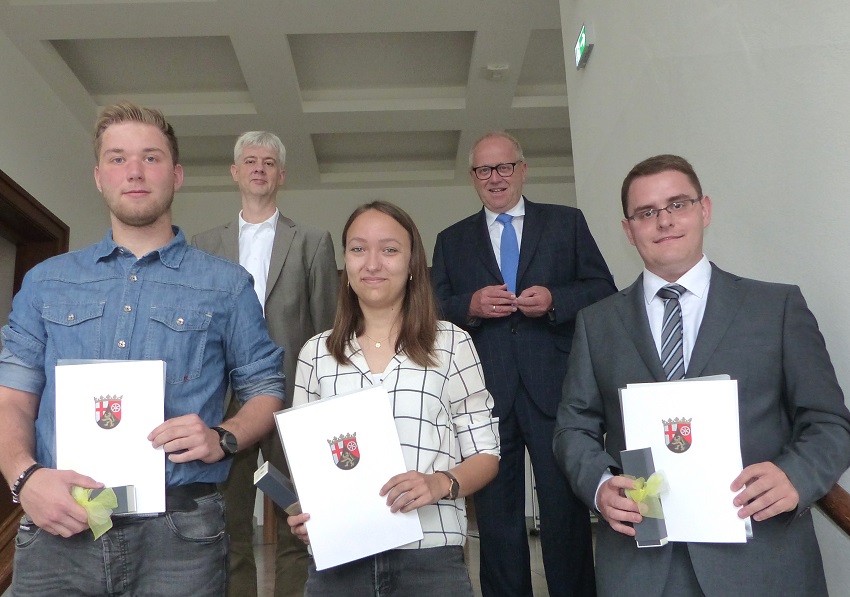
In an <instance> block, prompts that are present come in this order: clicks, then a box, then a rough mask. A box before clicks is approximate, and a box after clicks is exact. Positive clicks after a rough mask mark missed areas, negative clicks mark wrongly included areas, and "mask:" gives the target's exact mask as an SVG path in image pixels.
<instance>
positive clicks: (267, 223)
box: [239, 208, 280, 234]
mask: <svg viewBox="0 0 850 597" xmlns="http://www.w3.org/2000/svg"><path fill="white" fill-rule="evenodd" d="M278 216H280V210H279V209H278V208H275V209H274V213H273V214H272V215H271V217H270V218H269V219H267V220H264V221H262V222H260V223H259V224H251V223H250V222H246V221H245V219H244V218H243V217H242V210H239V234H242V231H243V230H245V227H246V226H254V227H256V228H258V229H259V228H263V227H265V226H271V229H272V231H275V230H277V219H278Z"/></svg>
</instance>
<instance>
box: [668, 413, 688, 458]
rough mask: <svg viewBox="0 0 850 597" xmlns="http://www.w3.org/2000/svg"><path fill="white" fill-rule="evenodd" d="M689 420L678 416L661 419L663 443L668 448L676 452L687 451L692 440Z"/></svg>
mask: <svg viewBox="0 0 850 597" xmlns="http://www.w3.org/2000/svg"><path fill="white" fill-rule="evenodd" d="M691 420H692V419H685V418H679V417H676V418H675V419H666V420H664V419H662V420H661V422H662V423H663V425H664V443H665V444H667V449H668V450H670V451H671V452H674V453H676V454H681V453H683V452H687V451H688V448H690V447H691V443H692V442H693V433H692V431H693V429H692V428H691Z"/></svg>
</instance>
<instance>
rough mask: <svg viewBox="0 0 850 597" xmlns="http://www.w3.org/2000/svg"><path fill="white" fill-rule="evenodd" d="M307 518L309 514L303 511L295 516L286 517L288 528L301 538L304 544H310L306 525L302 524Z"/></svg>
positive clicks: (308, 518)
mask: <svg viewBox="0 0 850 597" xmlns="http://www.w3.org/2000/svg"><path fill="white" fill-rule="evenodd" d="M308 520H310V515H309V514H303V513H302V514H298V515H296V516H289V517H287V519H286V524H288V525H289V530H290V531H291V532H292V534H293V535H295V536H296V537H298V538H299V539H301V541H302V542H303V543H304V545H310V537H309V536H307V526H306V525H305V524H304V523H305V522H307V521H308Z"/></svg>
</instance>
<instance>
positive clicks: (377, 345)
mask: <svg viewBox="0 0 850 597" xmlns="http://www.w3.org/2000/svg"><path fill="white" fill-rule="evenodd" d="M363 335H364V336H366V337H367V338H369V340H371V341H372V342H374V343H375V348H380V347H381V342H386V341H387V340H389V339H390V337H389V336H387V337H386V338H384V339H383V340H381V341H380V342H379V341H378V340H375V339H374V338H373V337H372V336H370V335H369V334H367V333H366V332H363Z"/></svg>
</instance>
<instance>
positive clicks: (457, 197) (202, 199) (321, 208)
mask: <svg viewBox="0 0 850 597" xmlns="http://www.w3.org/2000/svg"><path fill="white" fill-rule="evenodd" d="M528 168H529V173H532V172H533V169H534V160H531V163H530V164H529V167H528ZM523 191H524V193H525V195H526V196H527V197H528V198H529V199H530V200H531V201H539V202H541V203H559V204H562V205H575V187H574V186H573V185H572V184H537V185H535V184H526V185H525V187H524V189H523ZM376 199H382V200H386V201H392V202H393V203H396V204H397V205H399V206H400V207H401V208H402V209H404V210H405V211H407V212H408V213H409V214H410V215H411V217H412V218H413V220H414V221H415V222H416V225H417V227H418V228H419V233H420V234H421V235H422V242H423V244H424V245H425V251H426V253H427V255H428V262H429V264H430V262H431V255H432V253H433V251H434V240H435V239H436V237H437V233H438V232H440V231H441V230H442V229H443V228H446V227H447V226H450V225H451V224H453V223H455V222H457V221H458V220H460V219H462V218H465V217H466V216H468V215H470V214H472V213H474V212H476V211H478V210H480V209H481V201H480V200H479V199H478V195H476V194H475V190H474V189H473V187H472V183H471V182H470V183H469V185H467V186H461V187H435V188H428V189H423V188H381V189H357V190H333V191H288V190H286V189H285V188H284V189H283V190H282V191H281V192H280V193H279V194H278V205H279V207H280V210H281V212H283V213H284V214H285V215H286V216H288V217H290V218H292V219H293V220H296V221H302V222H305V223H309V224H312V225H314V226H319V227H321V228H324V229H325V230H328V231H329V232H330V233H331V236H332V237H333V240H334V247H335V249H336V255H337V263H338V264H339V266H340V267H342V260H341V256H342V253H341V246H340V243H341V236H342V227H343V226H344V225H345V221H346V220H347V219H348V216H349V215H350V214H351V212H352V211H353V210H354V208H355V207H357V206H358V205H360V204H362V203H366V202H368V201H374V200H376ZM172 209H173V214H174V222H175V223H176V224H177V225H179V226H180V227H182V228H183V230H184V231H185V232H186V235H187V236H188V237H189V238H191V236H192V235H193V234H197V233H198V232H203V231H204V230H207V229H208V228H212V227H213V226H217V225H219V224H222V223H224V222H227V221H228V220H233V219H235V218H236V215H237V214H238V213H239V194H238V193H237V192H236V190H235V187H234V191H233V192H232V193H208V194H203V193H188V192H182V191H178V193H177V197H176V198H175V200H174V207H173V208H172Z"/></svg>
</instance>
